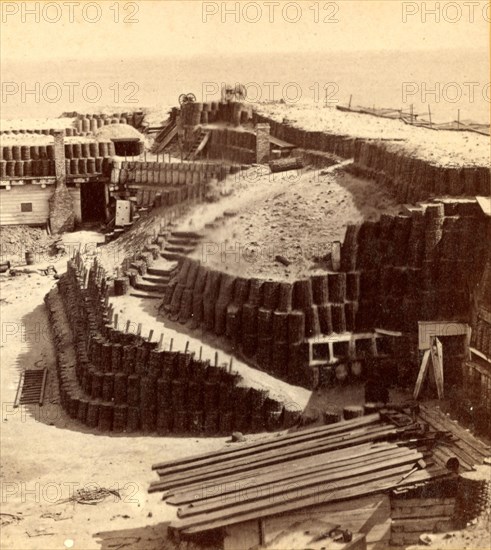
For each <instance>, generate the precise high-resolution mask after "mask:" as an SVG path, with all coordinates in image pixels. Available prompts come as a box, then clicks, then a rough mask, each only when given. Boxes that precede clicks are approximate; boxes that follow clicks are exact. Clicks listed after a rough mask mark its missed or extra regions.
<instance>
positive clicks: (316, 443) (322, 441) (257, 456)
mask: <svg viewBox="0 0 491 550" xmlns="http://www.w3.org/2000/svg"><path fill="white" fill-rule="evenodd" d="M393 429H395V428H393V427H392V426H390V425H388V424H378V425H374V426H368V427H366V428H361V429H359V430H353V431H351V432H348V433H343V434H337V435H329V436H325V437H322V438H318V439H315V440H307V441H292V442H291V443H290V445H288V446H286V447H283V448H281V449H275V448H274V447H273V448H264V449H258V450H256V452H254V453H246V454H244V453H237V454H236V455H232V456H225V457H224V458H223V460H221V461H215V460H214V461H213V462H211V463H210V464H208V463H207V461H204V462H203V463H197V464H196V465H195V466H194V468H189V469H186V470H184V471H183V470H179V469H178V470H177V471H172V470H165V471H161V470H157V473H158V475H159V476H160V478H161V479H164V478H165V479H174V478H181V477H183V476H185V475H186V472H188V471H189V472H190V473H191V474H192V475H195V474H197V473H198V472H205V471H210V470H214V469H216V468H220V469H223V468H224V467H228V466H230V465H233V464H242V463H244V461H247V462H248V463H249V464H252V463H253V462H256V461H259V460H263V459H264V458H267V457H270V456H282V457H287V456H289V455H291V454H292V453H293V452H295V451H296V450H298V449H309V448H311V449H320V448H321V447H323V446H325V445H326V444H328V443H345V442H346V441H350V440H355V439H356V438H357V437H360V436H362V435H366V434H372V433H373V434H378V433H380V432H381V431H387V430H393ZM354 444H356V442H355V443H354ZM318 452H320V451H318ZM313 454H316V453H313Z"/></svg>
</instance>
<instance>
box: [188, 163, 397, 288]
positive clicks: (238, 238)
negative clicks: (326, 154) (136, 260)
mask: <svg viewBox="0 0 491 550" xmlns="http://www.w3.org/2000/svg"><path fill="white" fill-rule="evenodd" d="M261 179H262V180H263V181H262V186H263V189H264V190H268V189H269V193H268V192H267V193H264V194H262V195H258V194H253V193H250V194H249V201H248V202H247V203H242V204H241V205H240V208H236V212H237V214H236V215H235V216H233V217H227V216H225V217H223V218H221V219H219V220H218V221H217V222H215V223H214V224H213V226H214V227H213V228H212V229H209V230H206V236H205V238H204V240H203V243H202V245H201V246H200V247H199V248H198V249H197V250H196V251H195V252H194V253H193V256H194V257H195V258H197V259H200V260H201V262H203V263H204V264H205V265H207V266H208V267H210V268H215V269H220V270H223V271H227V272H230V273H232V274H234V275H237V276H243V277H260V278H272V279H275V280H291V279H297V278H300V277H303V276H307V275H310V274H313V273H315V272H322V271H324V270H325V268H326V267H327V264H326V262H325V258H326V256H327V255H328V254H329V253H330V251H331V244H332V243H333V242H334V241H343V239H344V234H345V231H346V227H347V225H348V224H351V223H361V222H362V221H364V220H377V219H378V218H379V217H380V215H381V214H382V213H394V214H395V213H397V212H399V211H400V209H401V205H400V204H398V203H397V202H396V200H395V199H394V198H393V197H392V195H390V193H389V192H387V191H386V190H385V189H384V188H383V187H381V186H380V185H378V184H376V183H374V182H369V181H366V180H362V179H359V178H355V177H354V176H352V175H350V174H348V173H345V172H343V171H341V170H339V169H336V168H335V167H334V168H330V169H326V170H321V171H314V170H307V171H302V172H299V173H297V172H296V171H294V172H287V173H284V174H274V175H273V174H264V175H263V176H262V177H261ZM277 256H284V257H285V258H286V259H287V260H288V261H289V263H290V265H288V266H286V265H283V264H281V263H279V262H278V261H277V260H276V259H275V258H276V257H277Z"/></svg>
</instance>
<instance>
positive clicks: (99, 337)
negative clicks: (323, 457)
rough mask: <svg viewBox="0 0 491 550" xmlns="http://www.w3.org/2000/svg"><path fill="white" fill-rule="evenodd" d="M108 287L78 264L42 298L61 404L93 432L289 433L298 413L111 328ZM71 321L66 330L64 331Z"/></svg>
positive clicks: (223, 371)
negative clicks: (51, 336) (51, 335)
mask: <svg viewBox="0 0 491 550" xmlns="http://www.w3.org/2000/svg"><path fill="white" fill-rule="evenodd" d="M109 285H110V283H109V280H108V279H107V278H106V275H105V273H104V272H103V270H102V269H101V268H100V267H99V266H97V265H94V266H92V268H91V269H90V270H87V269H86V268H85V267H84V266H83V264H82V262H81V260H80V258H79V257H78V258H75V259H73V260H71V261H69V262H68V268H67V273H66V274H65V275H63V276H62V277H61V279H60V281H59V285H58V289H55V290H53V291H51V292H50V293H49V294H48V295H47V297H46V305H47V308H48V314H49V317H50V321H51V326H52V327H53V332H54V340H55V345H56V348H57V358H58V363H57V370H58V377H59V385H60V395H61V404H62V406H63V408H64V409H65V410H66V411H67V413H68V414H69V415H70V416H71V417H72V418H76V419H78V420H79V421H80V422H81V423H83V424H86V425H87V426H89V427H90V428H97V429H99V430H100V431H104V432H106V431H113V432H136V431H144V432H156V433H159V434H181V433H194V434H207V435H217V434H230V433H231V432H232V431H233V430H240V431H242V432H258V431H264V430H265V429H268V430H274V429H279V428H281V427H286V426H290V425H291V424H292V423H294V422H295V421H296V420H297V415H296V413H293V412H290V411H288V410H285V409H284V408H283V406H282V404H281V403H279V402H277V401H275V400H274V399H271V398H270V397H268V395H267V392H264V391H259V390H256V389H253V388H248V387H245V386H243V385H241V376H240V375H238V374H237V373H236V372H231V371H230V369H229V368H227V366H218V365H211V364H210V362H209V361H202V360H200V359H198V358H197V357H195V355H194V354H192V353H188V352H186V351H184V352H180V351H175V350H174V351H163V350H160V349H158V344H157V342H152V341H149V340H148V339H146V338H144V337H142V336H141V335H139V334H135V333H130V332H123V331H121V330H118V329H117V328H115V327H114V326H112V325H111V324H110V323H109V321H110V318H109V316H110V313H109V308H108V295H109V292H110V288H109ZM67 318H68V322H69V326H70V329H71V330H67V328H66V326H67V325H66V319H67Z"/></svg>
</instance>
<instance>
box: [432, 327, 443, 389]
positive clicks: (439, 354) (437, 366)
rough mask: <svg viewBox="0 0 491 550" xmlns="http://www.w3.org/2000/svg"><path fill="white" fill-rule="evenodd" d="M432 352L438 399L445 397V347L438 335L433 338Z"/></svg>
mask: <svg viewBox="0 0 491 550" xmlns="http://www.w3.org/2000/svg"><path fill="white" fill-rule="evenodd" d="M430 353H431V363H432V366H433V373H434V375H435V382H436V391H437V393H438V399H443V348H442V344H441V342H440V340H438V338H437V337H434V338H432V345H431V348H430Z"/></svg>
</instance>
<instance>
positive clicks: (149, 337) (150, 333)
mask: <svg viewBox="0 0 491 550" xmlns="http://www.w3.org/2000/svg"><path fill="white" fill-rule="evenodd" d="M152 338H153V329H152V330H151V331H150V332H149V333H148V341H149V342H151V341H152Z"/></svg>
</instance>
